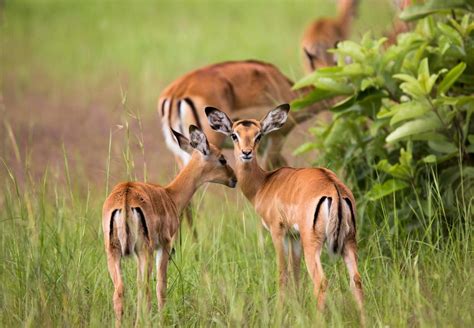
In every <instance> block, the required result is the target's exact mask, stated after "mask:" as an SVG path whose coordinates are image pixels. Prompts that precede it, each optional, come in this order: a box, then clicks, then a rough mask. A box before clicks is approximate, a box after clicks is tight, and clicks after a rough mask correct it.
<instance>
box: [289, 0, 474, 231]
mask: <svg viewBox="0 0 474 328" xmlns="http://www.w3.org/2000/svg"><path fill="white" fill-rule="evenodd" d="M440 4H442V6H441V5H440ZM448 4H449V1H448ZM448 4H446V2H444V1H443V2H440V1H427V2H426V4H424V5H418V6H413V7H410V8H408V9H407V11H406V12H404V13H403V14H402V17H405V18H406V19H415V18H420V17H422V18H421V19H419V20H418V22H417V24H416V27H415V28H414V30H413V31H412V32H409V33H405V34H401V35H400V36H399V37H398V42H397V43H396V44H394V45H391V46H389V47H387V46H385V41H386V39H385V38H382V39H374V38H373V37H372V36H371V35H370V34H366V35H365V36H364V37H363V39H362V40H361V42H360V43H356V42H353V41H344V42H341V43H340V44H338V47H337V49H334V50H333V51H334V53H335V54H336V55H337V56H338V58H339V62H338V65H337V66H336V67H330V68H324V69H320V70H318V71H316V72H315V73H313V74H312V75H310V76H307V77H305V78H303V79H302V80H301V81H299V82H298V83H297V84H296V87H303V86H308V85H314V86H315V89H314V91H313V92H312V93H311V94H309V95H308V96H307V97H306V98H305V99H301V100H298V101H296V102H295V104H294V105H295V107H296V108H300V107H302V106H304V105H305V104H307V103H312V102H315V101H318V100H320V99H324V98H329V97H335V96H340V97H343V99H342V100H341V101H340V102H339V103H338V104H337V105H336V106H334V108H332V110H333V112H334V118H333V120H332V121H331V122H330V123H329V124H326V125H320V126H317V127H315V128H312V129H311V132H312V133H313V135H314V136H315V138H314V140H313V141H310V142H308V143H305V144H303V145H302V146H301V147H300V148H299V149H297V150H296V153H297V154H298V153H303V152H308V151H311V150H317V151H318V152H319V153H320V155H319V158H318V162H322V163H327V162H329V163H330V165H332V166H333V167H334V168H336V169H340V168H344V171H345V172H346V173H347V175H348V176H349V177H351V178H353V179H354V183H355V185H356V186H358V188H359V193H360V194H365V195H367V197H366V200H367V201H369V202H370V203H369V204H367V203H365V204H364V205H367V206H368V207H369V208H368V209H367V210H369V211H371V212H370V213H371V215H377V213H381V212H383V211H387V210H388V211H389V212H392V211H394V210H395V209H398V213H399V215H400V216H401V217H400V218H396V217H395V215H393V216H392V220H391V222H392V225H397V222H398V221H399V220H400V221H401V222H402V224H403V225H402V226H403V227H404V228H408V227H410V228H420V229H421V230H422V231H423V232H427V233H429V232H430V231H431V229H432V226H431V225H429V224H427V222H426V221H428V222H429V221H430V220H431V219H432V218H433V217H436V220H435V223H436V224H441V225H445V224H447V225H452V224H463V222H464V221H465V220H466V219H468V218H470V217H471V216H472V208H471V206H472V201H473V197H474V167H473V164H474V161H473V153H474V121H473V120H471V117H472V114H473V112H474V96H473V92H474V78H473V77H474V20H473V16H472V14H471V13H469V12H468V11H465V10H464V9H466V8H467V9H469V8H471V7H469V4H468V3H467V2H463V1H453V4H452V7H449V6H448ZM447 6H448V7H447ZM456 8H461V9H456ZM463 8H464V9H463ZM347 57H350V59H351V62H350V63H346V62H345V60H346V59H347ZM434 190H435V191H436V192H437V193H439V195H440V196H441V198H440V200H442V201H440V202H434V203H433V202H432V198H431V194H432V193H433V191H434ZM389 196H391V197H389ZM383 197H387V198H392V199H391V200H390V199H389V200H388V203H389V204H388V208H386V209H385V208H384V207H383V205H382V204H384V202H381V199H382V198H383ZM394 199H399V200H401V201H393V200H394ZM460 204H463V205H465V207H464V210H465V211H460ZM461 208H462V206H461Z"/></svg>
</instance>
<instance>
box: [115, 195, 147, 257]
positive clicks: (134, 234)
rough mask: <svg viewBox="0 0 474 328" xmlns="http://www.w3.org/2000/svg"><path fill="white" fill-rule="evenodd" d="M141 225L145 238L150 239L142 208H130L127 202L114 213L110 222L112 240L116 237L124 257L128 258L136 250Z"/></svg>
mask: <svg viewBox="0 0 474 328" xmlns="http://www.w3.org/2000/svg"><path fill="white" fill-rule="evenodd" d="M139 225H141V226H142V227H143V228H142V229H143V230H144V235H145V236H144V237H145V238H146V239H148V229H147V226H146V223H145V216H144V215H143V211H142V210H141V208H140V207H132V208H131V207H129V206H128V204H127V203H126V201H125V202H124V205H123V207H122V208H120V209H115V210H114V211H113V212H112V217H111V220H110V240H113V236H116V238H117V239H118V243H119V244H120V249H121V251H122V255H123V256H128V255H130V254H131V253H132V252H134V250H135V246H136V244H137V240H138V237H139V236H138V231H139Z"/></svg>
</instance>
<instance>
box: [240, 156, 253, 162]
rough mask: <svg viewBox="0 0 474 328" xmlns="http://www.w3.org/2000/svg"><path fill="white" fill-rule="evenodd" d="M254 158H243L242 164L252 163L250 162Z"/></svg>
mask: <svg viewBox="0 0 474 328" xmlns="http://www.w3.org/2000/svg"><path fill="white" fill-rule="evenodd" d="M252 158H253V157H250V158H243V157H241V158H240V160H241V161H242V162H244V163H248V162H250V161H251V160H252Z"/></svg>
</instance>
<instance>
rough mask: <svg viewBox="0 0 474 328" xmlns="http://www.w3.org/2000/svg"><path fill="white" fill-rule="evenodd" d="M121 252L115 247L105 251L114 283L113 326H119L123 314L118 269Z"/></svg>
mask: <svg viewBox="0 0 474 328" xmlns="http://www.w3.org/2000/svg"><path fill="white" fill-rule="evenodd" d="M121 257H122V256H121V253H120V250H119V249H117V248H110V249H109V250H108V251H107V267H108V269H109V273H110V277H111V278H112V282H113V284H114V296H113V302H114V311H115V327H120V324H121V321H122V315H123V303H122V302H123V281H122V273H121V269H120V261H121Z"/></svg>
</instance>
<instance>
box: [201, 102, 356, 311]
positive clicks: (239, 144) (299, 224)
mask: <svg viewBox="0 0 474 328" xmlns="http://www.w3.org/2000/svg"><path fill="white" fill-rule="evenodd" d="M289 109H290V106H289V105H287V104H284V105H280V106H278V107H277V108H276V109H274V110H272V111H270V112H269V113H268V114H267V115H266V116H265V118H263V119H262V120H261V121H257V120H254V119H248V120H239V121H236V122H232V121H231V119H230V118H229V117H228V116H227V115H226V114H225V113H224V112H221V111H220V110H218V109H216V108H213V107H207V108H206V109H205V111H206V114H207V117H208V120H209V123H210V126H211V127H212V128H213V129H214V130H216V131H218V132H221V133H223V134H225V135H228V136H230V137H231V138H232V140H233V142H234V156H235V159H236V164H235V165H236V174H237V179H238V180H239V185H240V189H241V190H242V192H243V194H244V195H245V197H246V198H247V199H248V200H249V201H250V202H251V203H252V205H253V206H254V207H255V210H256V211H257V213H258V214H259V215H260V216H261V218H262V224H263V226H264V227H265V228H266V229H267V230H269V231H270V234H271V236H272V241H273V245H274V246H275V250H276V253H277V261H278V270H279V283H280V287H281V290H283V287H285V286H286V284H287V280H288V271H289V269H290V265H289V264H288V265H287V261H286V260H287V257H290V260H291V263H292V266H293V268H292V271H293V275H294V279H295V282H296V285H298V280H299V277H298V275H299V265H300V258H301V246H302V248H303V253H304V257H305V261H306V266H307V269H308V272H309V274H310V275H311V278H312V280H313V283H314V294H315V295H316V297H317V299H318V308H319V309H321V310H322V309H323V308H324V297H325V291H326V280H325V278H324V272H323V268H322V266H321V261H320V255H321V250H322V247H323V244H324V242H325V241H327V244H328V248H329V251H330V252H331V253H333V254H340V255H342V257H343V258H344V261H345V263H346V266H347V268H348V270H349V275H350V279H351V287H352V291H353V293H354V296H355V299H356V301H357V303H358V306H359V308H360V310H361V311H362V302H363V293H362V283H361V279H360V275H359V272H358V270H357V243H356V222H355V213H356V209H355V201H354V197H353V195H352V192H351V191H350V190H349V188H347V187H346V186H345V185H344V184H343V183H342V182H341V181H340V180H339V179H338V178H337V177H336V175H335V174H334V173H333V172H331V171H330V170H328V169H325V168H301V169H296V168H290V167H283V168H280V169H277V170H275V171H271V172H269V171H265V170H264V169H262V168H261V167H260V166H259V165H258V163H257V160H256V156H255V155H256V149H257V147H258V145H259V143H260V142H261V139H262V137H263V136H264V135H266V134H268V133H270V132H272V131H275V130H278V129H280V128H281V127H282V126H283V124H284V123H285V121H286V120H287V117H288V111H289ZM300 239H301V240H300ZM288 243H290V245H291V256H288V254H287V252H288V247H287V245H288ZM362 319H363V317H362Z"/></svg>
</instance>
